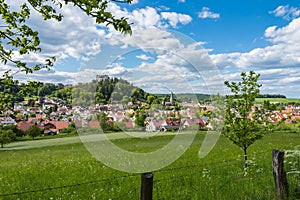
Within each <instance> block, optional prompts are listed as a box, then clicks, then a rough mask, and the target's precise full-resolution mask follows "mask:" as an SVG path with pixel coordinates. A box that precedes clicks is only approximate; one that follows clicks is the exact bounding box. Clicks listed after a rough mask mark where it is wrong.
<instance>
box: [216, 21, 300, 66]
mask: <svg viewBox="0 0 300 200" xmlns="http://www.w3.org/2000/svg"><path fill="white" fill-rule="evenodd" d="M265 37H266V39H267V40H269V41H270V42H271V43H272V45H270V46H266V47H264V48H256V49H253V50H251V51H250V52H246V53H229V54H217V55H211V59H212V60H213V61H214V62H215V63H216V64H217V66H219V67H222V68H223V67H225V66H231V67H238V68H248V67H253V68H257V69H266V68H286V67H298V66H299V65H300V40H299V38H300V18H297V19H294V20H293V21H292V22H290V23H289V24H288V25H287V26H284V27H281V28H278V27H276V26H272V27H269V28H267V29H266V31H265Z"/></svg>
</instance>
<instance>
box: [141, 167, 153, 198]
mask: <svg viewBox="0 0 300 200" xmlns="http://www.w3.org/2000/svg"><path fill="white" fill-rule="evenodd" d="M153 177H154V175H153V173H152V172H146V173H143V174H142V177H141V196H140V197H141V198H140V200H152V192H153Z"/></svg>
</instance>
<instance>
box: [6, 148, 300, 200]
mask: <svg viewBox="0 0 300 200" xmlns="http://www.w3.org/2000/svg"><path fill="white" fill-rule="evenodd" d="M268 152H269V151H268ZM265 159H268V160H271V156H270V155H269V154H267V152H261V153H259V154H255V155H254V156H252V157H251V159H250V160H249V163H248V168H247V170H243V161H242V160H241V159H228V160H223V161H220V162H212V163H202V164H194V165H186V166H177V167H172V168H165V169H161V170H157V171H154V172H153V173H154V180H153V199H157V200H162V199H165V200H170V199H176V200H178V199H274V179H273V175H272V166H271V165H265V166H263V165H260V160H265ZM264 163H265V162H264ZM298 177H299V176H298ZM140 187H141V176H140V174H129V175H125V176H118V177H112V178H105V179H100V180H92V181H86V182H80V183H76V184H69V185H61V186H55V187H46V188H41V189H36V190H24V191H18V192H11V193H3V194H0V199H101V200H102V199H103V200H106V199H107V200H108V199H110V200H113V199H118V200H120V199H126V200H127V199H139V198H140V190H141V188H140Z"/></svg>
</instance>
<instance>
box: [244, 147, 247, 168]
mask: <svg viewBox="0 0 300 200" xmlns="http://www.w3.org/2000/svg"><path fill="white" fill-rule="evenodd" d="M247 161H248V157H247V147H244V169H246V168H247V167H248V163H247Z"/></svg>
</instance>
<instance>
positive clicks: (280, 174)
mask: <svg viewBox="0 0 300 200" xmlns="http://www.w3.org/2000/svg"><path fill="white" fill-rule="evenodd" d="M272 158H273V159H272V160H273V164H272V165H273V175H274V181H275V189H276V198H277V199H280V200H282V199H285V198H288V196H289V187H288V182H287V179H286V172H285V171H284V167H283V161H284V152H283V151H280V150H276V149H273V151H272Z"/></svg>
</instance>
